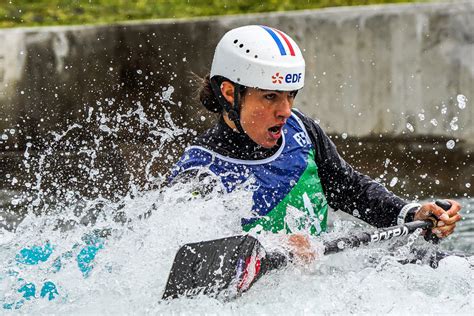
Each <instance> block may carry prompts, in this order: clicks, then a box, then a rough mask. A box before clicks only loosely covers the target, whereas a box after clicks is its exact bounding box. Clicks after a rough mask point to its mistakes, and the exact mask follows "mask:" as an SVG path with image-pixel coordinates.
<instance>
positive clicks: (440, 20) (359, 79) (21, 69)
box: [0, 1, 474, 148]
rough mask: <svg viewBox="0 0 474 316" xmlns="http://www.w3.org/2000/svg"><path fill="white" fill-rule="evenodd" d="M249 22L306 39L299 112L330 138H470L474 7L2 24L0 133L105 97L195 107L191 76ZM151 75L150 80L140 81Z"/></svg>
mask: <svg viewBox="0 0 474 316" xmlns="http://www.w3.org/2000/svg"><path fill="white" fill-rule="evenodd" d="M248 23H262V24H268V25H272V26H276V27H278V28H280V29H282V30H284V31H286V32H287V33H288V34H290V35H292V36H293V37H294V38H295V39H296V41H297V42H298V43H299V44H300V47H301V48H302V49H303V50H304V55H305V57H306V61H307V65H308V67H307V83H306V86H305V89H304V90H303V92H302V93H301V94H299V96H298V107H300V108H301V109H302V110H304V111H305V112H307V113H308V114H310V115H312V116H314V117H316V118H319V119H320V120H321V123H322V125H323V126H324V127H325V128H326V130H327V131H328V132H329V133H344V132H345V133H348V134H349V135H354V136H367V135H378V134H380V133H383V134H388V135H393V136H397V135H403V134H405V133H407V134H410V135H415V134H430V135H445V136H450V137H451V136H452V137H456V138H459V139H462V140H465V141H468V142H473V139H474V137H473V136H474V124H473V118H474V115H473V114H474V106H472V102H473V100H474V91H473V90H474V89H473V87H474V82H473V77H474V4H473V2H471V1H468V2H463V1H460V2H457V3H449V4H439V3H438V4H409V5H387V6H368V7H358V8H355V7H349V8H333V9H324V10H315V11H300V12H289V13H272V14H262V15H245V16H233V17H221V18H214V19H198V20H167V21H149V22H140V23H133V24H132V23H130V24H122V25H112V26H77V27H51V28H23V29H22V28H20V29H3V30H0V43H1V46H0V109H1V113H2V114H1V116H0V131H1V130H2V129H8V128H11V127H12V126H14V125H15V124H20V125H23V128H22V130H23V134H24V135H23V138H24V137H25V136H31V137H33V138H34V137H35V135H38V134H39V135H42V134H44V133H46V132H48V131H50V130H51V129H54V127H55V126H56V127H58V126H67V124H69V123H70V122H71V121H73V120H74V119H75V118H77V117H78V113H77V111H79V110H80V109H82V108H84V106H85V105H88V106H89V105H90V106H96V101H97V100H103V99H104V98H106V97H114V98H115V99H116V102H115V103H116V104H121V105H124V106H127V104H129V103H130V102H132V101H133V100H140V99H141V100H143V101H144V106H145V107H146V106H147V103H149V100H150V98H151V99H156V96H155V94H156V92H157V91H158V92H159V91H161V89H162V87H167V86H168V85H172V86H173V87H174V91H175V92H174V100H175V101H182V103H183V104H184V105H185V107H187V108H192V106H191V103H192V102H190V100H189V99H190V96H191V95H192V92H193V89H192V88H191V87H190V85H189V84H188V80H187V78H188V72H189V71H194V72H197V73H198V74H204V73H205V72H206V70H207V69H208V67H209V64H210V61H211V58H212V51H213V47H214V45H215V44H216V42H217V40H218V39H219V37H220V36H221V35H222V34H223V33H224V32H225V31H227V30H228V29H230V28H233V27H235V26H238V25H244V24H248ZM184 58H185V59H184ZM183 60H184V61H183ZM137 70H142V72H143V74H142V75H140V74H138V73H137ZM149 72H153V73H154V75H151V76H149V78H148V79H147V80H144V75H145V74H147V73H149ZM458 94H463V95H465V96H466V97H467V98H468V100H469V101H468V102H467V106H466V108H465V109H464V110H460V109H459V108H458V107H457V106H456V105H457V101H456V96H457V95H458ZM116 106H117V105H116ZM174 108H177V109H176V110H177V112H180V113H181V112H182V111H183V109H182V108H181V109H178V107H177V106H175V107H174ZM174 108H172V111H174V110H175V109H174ZM443 108H446V109H445V110H442V109H443ZM194 109H195V108H193V111H192V112H191V113H190V114H191V115H194V113H195V112H194ZM443 113H444V114H443ZM419 114H423V115H424V118H425V119H424V120H421V119H420V116H419ZM188 115H189V114H188ZM454 117H458V121H457V122H455V125H458V126H459V129H458V130H455V131H454V130H453V129H451V126H450V122H452V120H453V118H454ZM7 118H8V121H7V120H6V119H7ZM41 119H43V122H40V120H41ZM184 119H185V120H188V119H189V118H184ZM432 119H436V120H437V121H438V125H437V126H434V125H433V124H432V123H430V121H431V120H432ZM24 121H26V122H28V123H27V124H23V123H25V122H24ZM407 123H410V124H411V125H412V126H413V130H414V132H411V131H410V128H407ZM21 138H22V135H18V134H17V136H16V138H15V136H12V137H9V141H7V142H5V141H2V143H1V145H2V148H4V146H5V144H6V143H8V144H9V145H10V146H13V145H14V144H15V140H16V141H20V143H19V144H18V145H19V146H20V147H22V142H21ZM10 148H12V147H10Z"/></svg>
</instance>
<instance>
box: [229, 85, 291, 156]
mask: <svg viewBox="0 0 474 316" xmlns="http://www.w3.org/2000/svg"><path fill="white" fill-rule="evenodd" d="M229 84H230V83H229ZM232 87H233V86H232ZM222 88H223V87H222ZM223 90H224V89H223ZM229 90H232V91H223V94H224V96H225V97H226V99H227V100H228V101H229V102H231V101H232V102H231V104H233V101H234V100H233V89H229ZM295 95H296V91H273V90H259V89H253V88H249V89H247V90H246V93H245V96H244V98H243V100H242V103H241V104H242V106H241V111H240V123H241V125H242V128H243V129H244V131H245V132H246V133H247V135H248V136H249V137H250V138H251V139H252V140H253V141H254V142H255V143H257V144H259V145H260V146H262V147H265V148H271V147H273V146H275V145H276V144H277V142H278V139H279V138H280V137H281V134H282V128H283V126H284V125H285V123H286V120H287V119H288V118H289V117H290V116H291V108H292V107H293V102H294V99H295ZM226 122H227V123H228V124H229V120H228V118H226ZM229 125H231V127H234V126H232V125H233V124H229Z"/></svg>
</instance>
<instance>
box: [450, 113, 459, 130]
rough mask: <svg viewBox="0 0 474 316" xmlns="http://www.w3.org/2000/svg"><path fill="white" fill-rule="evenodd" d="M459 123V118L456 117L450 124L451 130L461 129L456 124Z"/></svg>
mask: <svg viewBox="0 0 474 316" xmlns="http://www.w3.org/2000/svg"><path fill="white" fill-rule="evenodd" d="M457 121H458V117H457V116H455V117H453V119H452V120H451V122H450V123H449V126H450V127H451V129H452V130H453V131H457V130H458V128H459V126H458V124H456V122H457Z"/></svg>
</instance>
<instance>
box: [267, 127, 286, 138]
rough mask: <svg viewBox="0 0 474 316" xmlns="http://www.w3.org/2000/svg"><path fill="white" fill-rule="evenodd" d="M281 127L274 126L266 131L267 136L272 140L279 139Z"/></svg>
mask: <svg viewBox="0 0 474 316" xmlns="http://www.w3.org/2000/svg"><path fill="white" fill-rule="evenodd" d="M282 128H283V125H275V126H272V127H270V128H269V129H268V134H269V135H270V137H271V138H273V139H279V138H280V137H281V129H282Z"/></svg>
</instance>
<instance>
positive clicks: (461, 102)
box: [456, 94, 467, 110]
mask: <svg viewBox="0 0 474 316" xmlns="http://www.w3.org/2000/svg"><path fill="white" fill-rule="evenodd" d="M456 100H457V101H458V107H459V108H460V109H461V110H464V109H465V108H466V102H467V98H466V96H465V95H463V94H458V95H457V97H456Z"/></svg>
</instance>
